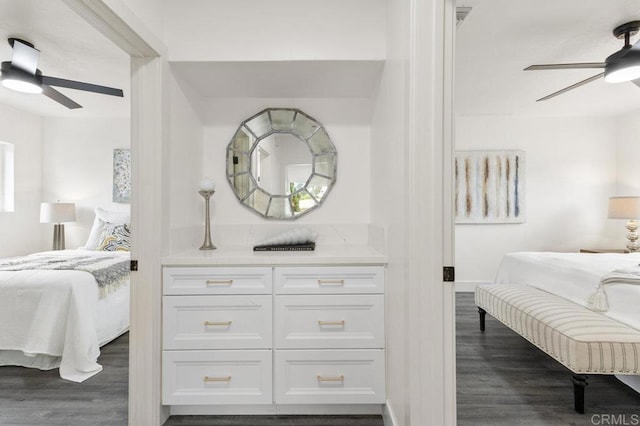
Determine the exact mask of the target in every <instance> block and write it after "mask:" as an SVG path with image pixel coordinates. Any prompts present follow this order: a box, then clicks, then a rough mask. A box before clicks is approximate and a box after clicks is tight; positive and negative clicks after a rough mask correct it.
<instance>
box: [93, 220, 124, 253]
mask: <svg viewBox="0 0 640 426" xmlns="http://www.w3.org/2000/svg"><path fill="white" fill-rule="evenodd" d="M96 250H99V251H131V232H130V231H129V225H128V224H126V223H124V224H122V225H114V224H112V223H107V224H106V225H105V227H104V230H103V231H102V234H101V235H100V243H99V244H98V248H96Z"/></svg>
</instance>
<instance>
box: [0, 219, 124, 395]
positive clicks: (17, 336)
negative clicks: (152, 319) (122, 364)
mask: <svg viewBox="0 0 640 426" xmlns="http://www.w3.org/2000/svg"><path fill="white" fill-rule="evenodd" d="M128 220H129V219H128V214H124V213H117V214H113V213H110V212H107V211H104V210H102V209H96V218H95V221H94V225H93V227H92V230H91V233H90V236H89V239H88V240H87V244H86V245H85V246H84V247H83V248H81V249H75V250H57V251H47V252H38V253H33V254H30V255H27V256H20V257H13V258H6V259H0V366H6V365H14V366H23V367H28V368H38V369H41V370H50V369H54V368H58V369H59V372H60V377H61V378H63V379H66V380H70V381H73V382H83V381H84V380H87V379H88V378H90V377H92V376H94V375H95V374H97V373H99V372H100V371H102V366H101V365H100V364H99V363H98V356H99V355H100V347H101V346H103V345H105V344H107V343H108V342H110V341H112V340H113V339H115V338H117V337H118V336H120V335H122V334H123V333H125V332H126V331H127V330H128V329H129V264H130V261H129V259H130V255H129V247H130V244H129V232H128V231H129V230H128V225H127V223H128ZM123 231H126V233H124V232H123Z"/></svg>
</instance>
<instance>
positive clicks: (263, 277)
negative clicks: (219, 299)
mask: <svg viewBox="0 0 640 426" xmlns="http://www.w3.org/2000/svg"><path fill="white" fill-rule="evenodd" d="M162 282H163V293H164V294H271V291H272V284H271V282H272V274H271V268H264V267H258V268H257V267H248V268H212V267H197V266H194V267H166V268H164V269H163V272H162Z"/></svg>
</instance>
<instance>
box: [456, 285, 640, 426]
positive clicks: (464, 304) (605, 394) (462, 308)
mask: <svg viewBox="0 0 640 426" xmlns="http://www.w3.org/2000/svg"><path fill="white" fill-rule="evenodd" d="M456 310H457V312H456V333H457V338H456V343H457V359H456V367H457V399H458V401H457V402H458V425H459V426H465V425H469V426H477V425H491V426H500V425H505V426H507V425H509V426H511V425H535V426H543V425H544V426H546V425H593V424H594V423H593V421H592V417H593V416H594V415H595V416H596V417H594V419H596V420H598V419H600V417H597V416H600V415H602V414H607V415H610V416H618V417H617V419H624V418H626V420H627V422H628V423H629V424H631V422H632V421H633V419H634V418H635V419H636V422H637V421H640V395H639V394H638V393H636V392H634V391H633V390H631V389H630V388H629V387H627V386H626V385H624V384H623V383H621V382H620V381H618V380H617V379H616V378H615V377H613V376H599V375H592V376H590V377H589V386H588V387H587V389H586V398H585V403H586V407H585V409H586V412H585V414H578V413H576V412H575V411H574V410H573V385H572V384H571V382H570V379H569V378H570V374H571V373H570V371H569V370H568V369H566V368H565V367H564V366H562V365H561V364H560V363H558V362H557V361H555V360H554V359H553V358H551V357H550V356H548V355H547V354H545V353H544V352H542V351H541V350H540V349H538V348H536V347H535V346H533V345H532V344H531V343H529V342H528V341H526V340H525V339H523V338H522V337H520V336H519V335H518V334H516V333H515V332H513V331H511V330H510V329H509V328H508V327H506V326H504V325H502V324H501V323H500V322H498V321H497V320H496V319H494V318H493V317H491V316H490V315H487V317H486V331H485V332H484V333H482V332H480V328H479V319H478V312H477V307H476V306H475V304H474V302H473V293H458V294H457V295H456ZM639 424H640V423H639Z"/></svg>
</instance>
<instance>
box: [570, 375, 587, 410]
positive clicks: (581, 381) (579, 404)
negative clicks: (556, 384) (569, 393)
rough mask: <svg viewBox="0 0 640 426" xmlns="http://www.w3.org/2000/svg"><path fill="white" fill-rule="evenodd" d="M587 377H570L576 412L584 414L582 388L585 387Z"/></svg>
mask: <svg viewBox="0 0 640 426" xmlns="http://www.w3.org/2000/svg"><path fill="white" fill-rule="evenodd" d="M587 379H588V377H587V376H584V375H582V374H574V375H572V376H571V381H572V382H573V404H574V408H575V410H576V412H578V413H580V414H584V388H586V387H587V385H588V383H587Z"/></svg>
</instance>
